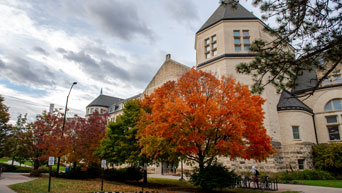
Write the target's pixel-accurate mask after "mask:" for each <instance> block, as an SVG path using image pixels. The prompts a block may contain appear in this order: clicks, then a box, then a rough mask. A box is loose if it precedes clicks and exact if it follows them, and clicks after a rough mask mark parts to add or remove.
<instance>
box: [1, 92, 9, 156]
mask: <svg viewBox="0 0 342 193" xmlns="http://www.w3.org/2000/svg"><path fill="white" fill-rule="evenodd" d="M3 101H4V98H3V97H2V96H1V95H0V157H2V156H3V153H4V150H5V148H4V147H5V140H6V137H7V134H8V129H9V127H8V125H7V122H8V121H9V119H10V115H9V113H8V107H7V106H6V105H4V104H3Z"/></svg>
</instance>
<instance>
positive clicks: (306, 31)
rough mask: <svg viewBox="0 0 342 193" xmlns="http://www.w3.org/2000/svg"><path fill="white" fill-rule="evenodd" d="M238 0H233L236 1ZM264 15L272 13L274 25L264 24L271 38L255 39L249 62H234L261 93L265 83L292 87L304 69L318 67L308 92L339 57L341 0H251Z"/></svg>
mask: <svg viewBox="0 0 342 193" xmlns="http://www.w3.org/2000/svg"><path fill="white" fill-rule="evenodd" d="M238 1H239V0H232V1H231V2H233V5H234V3H237V2H238ZM254 4H255V5H259V6H260V9H261V11H262V12H263V19H268V18H271V17H275V18H276V21H277V23H278V25H277V27H274V28H265V31H266V32H268V33H270V34H271V35H272V36H273V37H275V40H274V41H271V42H265V41H264V40H256V41H255V42H254V43H253V44H252V46H251V51H252V52H255V53H256V54H257V56H256V58H255V59H254V60H253V61H252V62H250V63H241V64H240V65H238V66H237V70H238V72H240V73H245V74H251V75H252V76H253V77H254V81H255V82H254V85H253V87H252V91H253V92H256V93H261V92H262V91H263V89H264V87H265V86H266V85H267V84H273V85H275V86H276V87H277V88H278V89H279V90H282V89H284V88H293V87H295V86H296V79H297V77H299V76H300V75H302V73H303V72H304V71H312V70H321V71H322V73H323V76H322V77H320V78H319V79H318V81H317V83H316V85H315V87H314V88H313V89H312V91H311V94H312V93H313V92H314V91H315V90H316V89H317V88H318V87H319V85H320V84H321V83H322V81H323V80H324V79H326V78H327V77H329V75H330V74H331V73H332V72H333V71H334V69H336V66H337V65H341V61H342V54H341V53H342V1H340V0H317V1H311V0H254Z"/></svg>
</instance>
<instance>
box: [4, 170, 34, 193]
mask: <svg viewBox="0 0 342 193" xmlns="http://www.w3.org/2000/svg"><path fill="white" fill-rule="evenodd" d="M23 174H24V173H7V172H6V173H2V174H1V178H0V192H1V193H15V192H14V191H13V190H11V189H9V188H8V186H9V185H12V184H18V183H23V182H28V181H31V180H35V179H36V178H30V177H26V176H23Z"/></svg>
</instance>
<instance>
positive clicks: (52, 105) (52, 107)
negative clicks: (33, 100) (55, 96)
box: [49, 104, 55, 113]
mask: <svg viewBox="0 0 342 193" xmlns="http://www.w3.org/2000/svg"><path fill="white" fill-rule="evenodd" d="M54 107H55V105H54V104H50V108H49V113H53V109H54Z"/></svg>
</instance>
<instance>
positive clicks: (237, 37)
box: [233, 30, 251, 52]
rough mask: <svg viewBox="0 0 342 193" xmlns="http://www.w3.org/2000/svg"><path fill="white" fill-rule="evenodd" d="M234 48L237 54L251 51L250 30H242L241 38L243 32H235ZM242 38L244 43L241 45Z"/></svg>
mask: <svg viewBox="0 0 342 193" xmlns="http://www.w3.org/2000/svg"><path fill="white" fill-rule="evenodd" d="M233 34H234V48H235V51H236V52H240V51H241V50H242V46H243V50H244V51H249V49H250V46H251V43H250V37H249V30H242V36H241V30H234V31H233ZM241 38H242V40H243V42H242V43H241Z"/></svg>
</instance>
